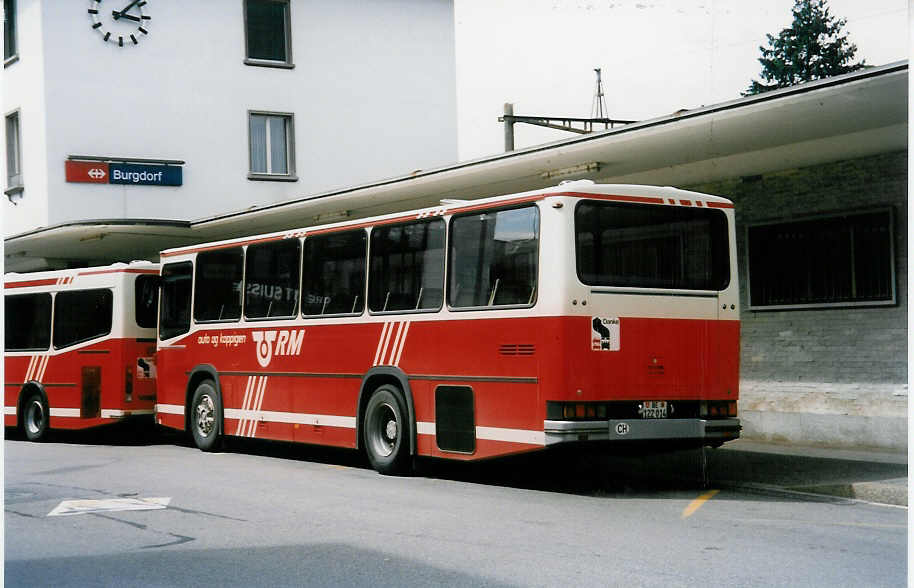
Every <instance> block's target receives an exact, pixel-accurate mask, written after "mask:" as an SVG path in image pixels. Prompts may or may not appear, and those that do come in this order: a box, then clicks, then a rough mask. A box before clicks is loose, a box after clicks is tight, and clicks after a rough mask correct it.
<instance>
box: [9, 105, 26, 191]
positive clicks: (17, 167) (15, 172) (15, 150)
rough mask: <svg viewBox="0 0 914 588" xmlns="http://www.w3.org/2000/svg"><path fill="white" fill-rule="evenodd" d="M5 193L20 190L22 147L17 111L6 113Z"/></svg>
mask: <svg viewBox="0 0 914 588" xmlns="http://www.w3.org/2000/svg"><path fill="white" fill-rule="evenodd" d="M6 187H7V190H6V195H7V196H10V197H12V196H14V195H19V194H20V193H21V192H22V148H21V146H20V134H19V112H18V111H17V112H13V113H11V114H8V115H6Z"/></svg>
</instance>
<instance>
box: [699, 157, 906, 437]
mask: <svg viewBox="0 0 914 588" xmlns="http://www.w3.org/2000/svg"><path fill="white" fill-rule="evenodd" d="M907 168H908V163H907V151H902V152H895V153H887V154H882V155H877V156H871V157H865V158H860V159H854V160H848V161H839V162H834V163H829V164H823V165H818V166H814V167H808V168H801V169H792V170H785V171H782V172H777V173H771V174H765V175H762V176H753V177H749V178H735V179H731V180H726V181H722V182H714V183H710V184H701V185H697V186H690V189H693V190H696V191H699V192H706V193H709V194H717V195H720V196H725V197H727V198H730V199H731V200H733V201H734V202H735V204H736V220H737V247H738V253H739V264H740V285H741V290H742V291H741V303H742V306H743V312H742V317H741V318H742V326H741V329H742V351H741V366H740V370H741V384H740V397H741V400H740V412H741V415H742V417H743V420H744V425H745V431H744V436H746V437H755V438H760V439H767V440H775V441H785V442H798V443H810V444H823V445H833V446H853V447H861V446H873V447H882V448H893V449H903V448H905V447H906V446H907V427H906V416H907V300H908V295H907V288H906V286H907V275H908V263H907V262H908V260H907V251H908V236H907V232H906V229H907V218H908V210H907ZM886 206H889V207H891V208H892V210H893V211H894V245H895V281H896V298H897V304H895V305H893V306H879V307H854V306H849V307H845V308H819V309H804V310H778V311H754V310H749V309H748V307H749V297H748V291H747V288H746V285H747V284H748V280H747V277H748V276H747V268H748V263H747V250H746V235H747V227H748V226H749V225H752V224H755V223H760V222H769V221H782V220H783V221H788V220H793V219H799V218H803V217H809V216H815V215H819V214H829V213H839V212H850V211H857V210H867V209H873V208H879V207H886Z"/></svg>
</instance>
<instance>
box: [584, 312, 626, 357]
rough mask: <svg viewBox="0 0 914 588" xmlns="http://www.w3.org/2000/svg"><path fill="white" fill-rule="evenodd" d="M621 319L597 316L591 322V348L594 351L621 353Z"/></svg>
mask: <svg viewBox="0 0 914 588" xmlns="http://www.w3.org/2000/svg"><path fill="white" fill-rule="evenodd" d="M620 331H621V329H620V328H619V317H616V316H603V317H601V316H595V317H593V320H592V321H591V322H590V348H591V349H592V350H594V351H619V349H621V347H622V339H621V333H620Z"/></svg>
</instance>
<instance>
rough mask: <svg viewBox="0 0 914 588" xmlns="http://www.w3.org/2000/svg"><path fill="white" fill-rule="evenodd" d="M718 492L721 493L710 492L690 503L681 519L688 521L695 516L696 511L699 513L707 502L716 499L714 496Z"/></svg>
mask: <svg viewBox="0 0 914 588" xmlns="http://www.w3.org/2000/svg"><path fill="white" fill-rule="evenodd" d="M718 492H720V490H710V491H708V492H705V493H704V494H702V495H701V496H699V497H698V498H696V499H695V500H693V501H692V502H690V503H689V506H687V507H686V508H685V510H684V511H682V516H681V517H680V518H683V519H687V518H689V517H690V516H692V515H693V514H695V511H697V510H698V509H699V508H701V507H702V506H703V505H704V503H706V502H707V501H709V500H711V499H712V498H714V496H715V495H716V494H717V493H718Z"/></svg>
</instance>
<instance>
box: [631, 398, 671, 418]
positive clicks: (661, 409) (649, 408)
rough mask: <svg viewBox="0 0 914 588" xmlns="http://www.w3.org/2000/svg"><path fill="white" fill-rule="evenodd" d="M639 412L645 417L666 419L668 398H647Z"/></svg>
mask: <svg viewBox="0 0 914 588" xmlns="http://www.w3.org/2000/svg"><path fill="white" fill-rule="evenodd" d="M638 413H639V414H640V415H641V418H643V419H665V418H666V416H667V402H666V400H645V401H644V402H642V403H641V408H639V409H638Z"/></svg>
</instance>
